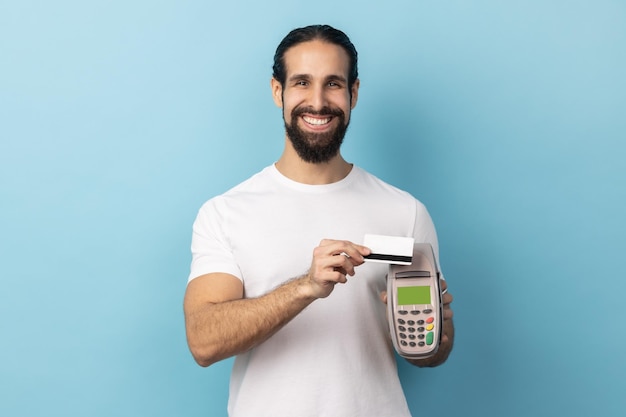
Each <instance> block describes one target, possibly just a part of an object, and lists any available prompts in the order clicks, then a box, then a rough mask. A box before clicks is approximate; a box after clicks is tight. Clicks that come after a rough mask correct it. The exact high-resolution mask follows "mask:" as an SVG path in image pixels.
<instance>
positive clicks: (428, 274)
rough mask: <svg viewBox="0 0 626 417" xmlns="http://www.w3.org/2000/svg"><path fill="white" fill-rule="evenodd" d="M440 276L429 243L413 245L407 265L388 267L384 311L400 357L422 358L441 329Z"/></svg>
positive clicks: (436, 345)
mask: <svg viewBox="0 0 626 417" xmlns="http://www.w3.org/2000/svg"><path fill="white" fill-rule="evenodd" d="M439 278H440V273H439V270H438V268H437V262H436V261H435V255H434V253H433V249H432V246H431V245H430V244H429V243H415V244H414V246H413V258H412V262H411V264H410V265H400V264H390V265H389V274H388V276H387V309H388V319H389V328H390V331H391V339H392V341H393V345H394V347H395V349H396V351H397V352H398V354H399V355H400V356H402V357H405V358H408V359H418V358H426V357H429V356H432V355H434V354H435V353H436V352H437V349H438V348H439V342H440V340H441V332H442V328H443V306H442V302H441V287H440V284H439Z"/></svg>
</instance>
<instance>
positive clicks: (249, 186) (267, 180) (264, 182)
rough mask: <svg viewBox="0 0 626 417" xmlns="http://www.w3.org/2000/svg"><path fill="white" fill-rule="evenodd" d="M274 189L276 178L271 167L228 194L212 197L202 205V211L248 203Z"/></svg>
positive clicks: (232, 189)
mask: <svg viewBox="0 0 626 417" xmlns="http://www.w3.org/2000/svg"><path fill="white" fill-rule="evenodd" d="M272 188H275V185H274V176H273V174H272V169H271V167H266V168H264V169H263V170H261V171H259V172H257V173H256V174H254V175H252V176H251V177H249V178H248V179H246V180H244V181H242V182H240V183H239V184H237V185H235V186H234V187H232V188H230V189H229V190H227V191H226V192H224V193H222V194H218V195H216V196H214V197H211V198H210V199H209V200H207V201H206V202H205V203H204V204H203V205H202V207H201V210H207V209H211V208H215V207H220V206H222V205H224V204H229V203H233V202H236V201H246V200H247V199H249V198H251V197H253V196H256V195H261V194H267V193H268V191H269V190H270V189H272Z"/></svg>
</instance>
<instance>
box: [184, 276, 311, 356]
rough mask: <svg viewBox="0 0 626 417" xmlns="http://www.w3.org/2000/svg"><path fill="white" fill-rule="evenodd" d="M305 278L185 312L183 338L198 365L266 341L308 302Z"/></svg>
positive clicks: (309, 300) (241, 351) (309, 299)
mask: <svg viewBox="0 0 626 417" xmlns="http://www.w3.org/2000/svg"><path fill="white" fill-rule="evenodd" d="M305 280H306V277H301V278H296V279H293V280H290V281H288V282H286V283H285V284H283V285H281V286H280V287H278V288H276V289H275V290H273V291H271V292H269V293H267V294H266V295H264V296H261V297H259V298H250V299H237V300H232V301H225V302H220V303H205V304H203V305H202V306H199V307H198V308H196V309H195V311H192V312H187V315H186V316H187V335H188V336H187V338H188V343H189V347H190V349H191V352H192V354H193V356H194V358H195V359H196V361H197V362H198V364H200V365H201V366H209V365H211V364H213V363H215V362H217V361H220V360H222V359H225V358H228V357H230V356H233V355H237V354H240V353H243V352H246V351H248V350H250V349H252V348H253V347H255V346H257V345H258V344H260V343H262V342H264V341H265V340H267V339H268V338H269V337H270V336H272V335H273V334H274V333H276V332H277V331H278V330H279V329H281V328H282V327H283V326H284V325H285V324H287V323H288V322H289V321H291V320H292V319H293V318H294V317H295V316H296V315H298V313H300V312H301V311H302V310H304V309H305V308H306V307H307V306H308V305H309V304H311V303H312V302H313V301H314V300H315V297H313V296H312V295H311V294H310V291H307V290H306V287H305Z"/></svg>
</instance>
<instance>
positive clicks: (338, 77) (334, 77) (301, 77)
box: [288, 74, 347, 83]
mask: <svg viewBox="0 0 626 417" xmlns="http://www.w3.org/2000/svg"><path fill="white" fill-rule="evenodd" d="M311 78H313V76H311V74H294V75H292V76H291V77H289V79H288V81H295V80H310V79H311ZM324 81H341V82H344V83H345V82H346V81H347V80H346V77H344V76H342V75H336V74H333V75H329V76H327V77H326V78H325V79H324Z"/></svg>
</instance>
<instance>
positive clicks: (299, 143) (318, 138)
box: [283, 107, 349, 164]
mask: <svg viewBox="0 0 626 417" xmlns="http://www.w3.org/2000/svg"><path fill="white" fill-rule="evenodd" d="M305 113H306V114H311V115H316V116H332V117H333V118H335V117H336V118H337V119H339V120H338V121H339V123H338V125H337V127H336V128H335V129H334V130H332V131H329V132H323V133H311V132H305V131H304V130H302V129H301V128H300V126H298V120H299V119H300V116H301V115H302V114H305ZM284 118H285V117H284V114H283V119H284ZM348 123H349V122H348ZM348 123H346V115H345V113H344V112H343V110H341V109H338V108H335V109H331V108H330V107H323V108H322V109H321V110H319V111H317V110H313V109H311V108H305V107H296V108H294V109H293V110H292V111H291V123H287V121H285V131H286V132H287V137H288V138H289V140H290V141H291V143H292V145H293V147H294V149H295V150H296V153H297V154H298V156H300V158H302V160H304V161H305V162H309V163H313V164H321V163H324V162H328V161H330V160H331V159H332V158H334V157H335V156H336V155H337V154H338V153H339V148H340V147H341V144H342V143H343V138H344V136H345V135H346V131H347V130H348Z"/></svg>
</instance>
